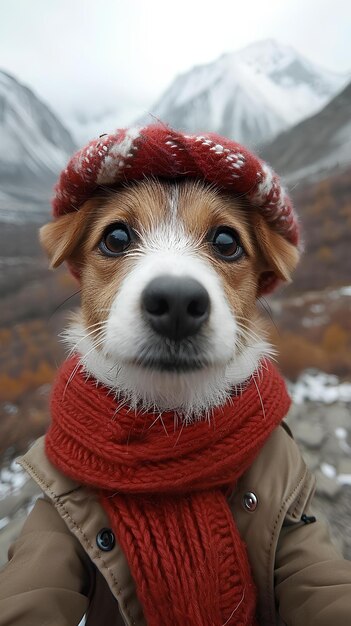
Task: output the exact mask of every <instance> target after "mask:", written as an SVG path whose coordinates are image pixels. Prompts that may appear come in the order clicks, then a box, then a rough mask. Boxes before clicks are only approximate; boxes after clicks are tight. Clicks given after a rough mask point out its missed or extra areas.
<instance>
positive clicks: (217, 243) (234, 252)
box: [210, 226, 244, 261]
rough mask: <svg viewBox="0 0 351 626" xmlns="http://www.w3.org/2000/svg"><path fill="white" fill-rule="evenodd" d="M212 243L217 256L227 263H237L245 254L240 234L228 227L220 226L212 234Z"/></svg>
mask: <svg viewBox="0 0 351 626" xmlns="http://www.w3.org/2000/svg"><path fill="white" fill-rule="evenodd" d="M210 241H211V243H212V246H213V248H214V249H215V252H216V254H217V255H219V256H221V257H223V258H225V259H226V260H227V261H236V260H238V259H239V258H241V257H242V256H243V254H244V249H243V247H242V245H241V243H240V239H239V236H238V234H237V233H236V232H235V230H233V229H232V228H229V227H228V226H220V227H219V228H217V229H216V230H215V231H214V233H213V234H212V236H211V238H210Z"/></svg>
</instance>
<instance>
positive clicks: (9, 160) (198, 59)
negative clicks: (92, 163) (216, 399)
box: [0, 0, 351, 564]
mask: <svg viewBox="0 0 351 626" xmlns="http://www.w3.org/2000/svg"><path fill="white" fill-rule="evenodd" d="M0 13H1V14H0V244H1V245H0V297H1V307H0V344H1V352H0V478H1V484H0V564H1V562H3V561H4V559H5V558H6V550H7V545H8V543H9V541H10V540H11V539H12V538H13V537H14V536H16V534H17V533H18V530H19V528H20V526H21V524H22V523H23V518H24V516H25V514H26V512H27V511H28V510H29V508H30V507H31V506H32V503H33V498H34V497H35V495H36V490H35V488H34V487H33V485H32V484H31V483H30V482H27V481H26V477H25V476H24V475H23V474H22V472H21V471H20V470H19V468H18V466H16V464H15V462H14V459H15V457H16V456H17V455H19V454H21V453H23V451H24V450H25V449H26V448H27V447H28V446H29V445H30V444H31V442H32V441H33V440H34V439H35V438H36V437H38V436H39V435H41V434H42V433H43V432H44V431H45V428H46V426H47V424H48V420H49V411H48V397H49V392H50V383H51V381H52V378H53V376H54V373H55V370H56V368H57V366H58V364H59V363H60V361H61V360H62V359H63V358H64V350H63V346H62V345H61V343H60V341H59V340H58V334H59V333H60V331H62V328H63V327H64V325H65V323H66V317H67V312H68V311H69V310H71V309H72V307H75V306H77V303H78V299H77V298H78V296H77V294H76V292H77V289H78V288H77V285H75V284H74V282H73V280H72V279H71V278H70V277H69V275H68V274H67V272H66V271H65V270H64V269H62V270H59V271H56V272H55V273H51V272H49V271H48V270H47V262H46V259H45V258H44V256H43V254H42V253H41V251H40V248H39V244H38V238H37V231H38V227H39V226H40V225H41V224H43V223H45V222H46V221H48V220H49V219H50V196H51V190H52V186H53V184H54V182H55V179H56V177H57V175H58V173H59V171H60V169H61V168H62V167H64V165H65V163H66V161H67V159H68V158H69V156H70V155H71V154H72V153H73V151H75V149H76V148H78V147H81V146H82V145H83V144H84V143H85V142H86V141H88V140H89V139H91V138H94V137H96V136H98V135H101V134H103V133H106V132H108V131H111V130H114V129H115V128H117V127H119V126H124V125H129V124H135V123H139V124H145V123H149V122H153V121H154V120H155V118H156V119H160V120H162V121H164V122H168V123H170V124H171V125H173V126H174V127H176V128H180V129H183V130H187V131H190V132H194V131H210V130H211V131H216V132H218V133H220V134H224V135H227V136H229V137H231V138H233V139H235V140H237V141H239V142H242V143H244V144H246V145H247V146H248V147H250V148H251V149H253V150H255V151H256V152H257V153H258V154H259V155H260V156H262V157H263V158H265V159H267V160H268V161H269V162H270V163H271V164H272V166H273V167H274V168H275V169H276V170H277V171H278V173H279V174H281V176H282V178H283V181H284V184H285V186H286V187H287V188H288V190H289V192H290V194H291V195H292V197H293V199H294V202H295V205H296V208H297V211H298V213H299V215H300V218H301V223H302V226H303V231H304V241H305V254H304V258H303V260H302V262H301V265H300V267H299V269H298V271H297V273H296V277H295V280H294V282H293V284H292V285H290V286H288V287H287V288H284V289H281V290H280V292H279V293H278V294H277V295H276V296H274V298H271V299H270V300H269V301H268V300H263V301H262V303H261V304H260V306H261V308H262V313H263V315H264V316H265V317H266V319H267V320H268V322H269V325H270V328H271V336H272V342H273V343H274V344H275V345H276V346H277V347H278V350H279V354H280V356H279V364H280V367H281V369H282V371H283V373H284V375H285V376H286V378H287V380H288V381H289V386H290V390H291V393H292V396H293V399H294V405H293V407H292V409H291V412H290V414H289V418H288V420H289V423H290V425H291V427H292V429H293V432H294V435H295V437H296V439H297V440H298V441H299V443H300V445H301V447H302V450H303V453H304V455H305V458H306V461H307V463H308V464H309V465H310V467H311V468H312V469H313V470H314V471H315V472H316V475H317V506H318V508H319V510H320V511H321V514H323V515H326V516H327V518H328V519H329V520H330V521H331V524H332V531H333V534H334V536H335V538H336V541H337V542H338V543H339V545H340V547H341V549H342V550H343V552H344V554H345V556H346V557H347V558H351V533H350V530H351V497H350V496H351V456H350V452H351V411H350V404H351V315H350V313H351V272H350V269H351V251H350V246H351V37H350V32H351V4H350V3H349V2H348V1H347V0H344V1H342V0H325V1H324V2H323V3H322V2H320V0H303V1H302V0H285V2H281V1H280V0H266V1H265V2H264V3H263V2H261V1H260V0H247V1H246V2H243V3H241V2H238V1H235V0H216V2H206V1H204V0H202V1H193V2H189V1H188V0H187V1H185V0H178V2H177V3H176V4H171V3H166V2H161V0H149V1H148V2H145V1H143V0H120V1H119V0H101V1H100V2H97V1H94V0H75V2H72V1H71V0H51V1H50V2H48V1H47V0H35V2H27V1H26V0H12V2H8V3H5V2H3V3H1V9H0ZM74 294H76V295H74Z"/></svg>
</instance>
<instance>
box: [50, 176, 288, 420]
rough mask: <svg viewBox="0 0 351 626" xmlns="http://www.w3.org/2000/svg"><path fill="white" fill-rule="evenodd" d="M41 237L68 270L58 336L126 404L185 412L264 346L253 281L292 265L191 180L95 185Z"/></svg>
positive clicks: (255, 228)
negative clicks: (75, 304)
mask: <svg viewBox="0 0 351 626" xmlns="http://www.w3.org/2000/svg"><path fill="white" fill-rule="evenodd" d="M41 240H42V243H43V245H44V247H45V249H46V250H47V252H48V254H49V256H50V258H51V265H52V267H56V266H57V265H59V264H60V263H62V262H63V261H64V260H66V261H68V262H69V263H70V265H71V267H72V268H74V270H75V272H76V273H78V274H79V276H80V282H81V299H82V300H81V301H82V312H81V316H80V317H79V319H77V320H76V321H75V323H73V324H72V326H71V328H70V329H69V331H68V336H69V339H70V342H71V344H73V347H74V349H75V350H76V351H78V352H79V353H80V354H81V356H82V362H83V364H84V365H85V367H86V369H87V370H88V371H89V372H91V373H92V374H93V375H94V376H95V377H96V378H97V379H98V380H100V381H101V382H103V383H105V384H106V385H108V386H109V387H111V388H113V389H115V390H116V392H118V393H119V394H120V395H121V397H122V398H125V399H126V401H128V402H129V403H131V404H132V405H137V404H138V403H141V404H142V405H143V406H144V407H145V408H150V407H151V408H157V409H159V410H165V409H177V410H179V411H180V412H182V413H183V414H185V415H186V416H190V415H197V414H200V413H203V412H204V411H205V412H206V410H208V409H210V408H211V407H213V406H215V405H218V404H221V403H222V402H224V401H225V400H226V399H227V397H228V394H229V393H230V390H231V388H232V387H233V386H235V385H239V384H240V383H243V382H244V381H246V380H247V379H248V378H249V377H250V376H251V375H252V373H253V372H254V371H255V370H256V369H257V366H258V363H259V361H260V359H261V358H262V356H264V355H267V353H269V350H270V348H269V345H268V344H267V343H266V342H265V341H264V333H263V331H262V325H261V323H260V321H259V317H258V314H257V311H256V301H257V297H258V295H259V291H260V284H261V281H262V280H263V278H264V276H265V274H266V272H269V271H274V272H275V273H276V274H277V275H278V276H279V277H280V278H281V279H282V280H288V279H289V277H290V273H291V271H292V270H293V269H294V267H295V265H296V262H297V252H296V250H295V248H294V247H293V246H292V245H290V244H289V243H287V242H286V241H285V240H284V239H283V238H282V237H281V236H280V235H278V234H277V233H275V232H274V231H273V230H271V229H270V228H269V227H268V226H267V224H266V223H265V221H264V220H263V219H262V218H261V217H260V215H259V214H258V212H257V211H255V209H254V208H253V207H248V205H247V204H246V203H245V201H244V200H240V199H238V200H235V199H233V198H231V197H229V195H225V194H222V193H220V192H219V191H217V190H216V189H214V188H211V187H208V186H206V185H204V184H203V183H201V182H191V181H186V182H180V183H177V184H176V183H161V182H158V181H155V180H147V181H143V182H139V183H135V184H133V185H131V186H129V187H125V188H119V189H116V190H112V189H111V190H107V191H106V192H104V194H102V193H101V195H97V196H96V197H94V198H92V199H90V200H89V201H87V202H86V203H85V205H84V206H83V207H81V209H80V210H79V211H78V212H76V213H72V214H69V215H67V216H64V217H61V218H60V219H58V220H57V221H56V222H54V223H51V224H48V225H46V226H44V227H43V228H42V230H41Z"/></svg>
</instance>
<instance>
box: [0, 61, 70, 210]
mask: <svg viewBox="0 0 351 626" xmlns="http://www.w3.org/2000/svg"><path fill="white" fill-rule="evenodd" d="M0 136H1V142H0V219H1V220H2V219H4V220H6V221H8V220H13V219H14V220H15V219H16V218H17V216H19V215H22V217H23V218H24V219H25V218H26V215H27V217H30V216H31V215H32V214H35V213H38V212H40V211H42V210H44V206H45V205H46V206H47V204H48V199H49V197H50V193H51V187H52V184H53V182H54V180H55V178H56V176H57V174H58V172H59V171H60V169H61V168H62V167H64V165H65V163H66V161H67V159H68V157H69V156H70V154H72V152H73V151H74V149H75V144H74V142H73V139H72V137H71V135H70V133H69V131H68V130H67V129H66V128H65V127H64V126H63V125H62V123H61V122H60V120H59V119H58V118H57V117H56V115H55V114H54V113H53V112H52V111H51V110H50V109H49V107H48V106H47V105H46V104H44V103H43V102H42V101H41V100H40V99H39V98H38V97H37V96H36V95H35V94H34V93H33V91H31V89H29V88H28V87H26V86H25V85H23V84H21V83H20V82H19V81H17V80H16V79H15V78H14V77H13V76H10V75H9V74H7V73H6V72H2V71H0Z"/></svg>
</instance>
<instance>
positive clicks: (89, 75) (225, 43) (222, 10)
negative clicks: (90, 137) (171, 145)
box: [0, 0, 351, 121]
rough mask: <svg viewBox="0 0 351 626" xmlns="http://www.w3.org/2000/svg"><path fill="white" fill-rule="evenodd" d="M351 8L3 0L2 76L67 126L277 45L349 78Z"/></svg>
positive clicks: (321, 0)
mask: <svg viewBox="0 0 351 626" xmlns="http://www.w3.org/2000/svg"><path fill="white" fill-rule="evenodd" d="M350 33H351V2H350V1H349V0H264V1H263V0H240V1H238V0H211V1H209V2H207V1H206V0H193V1H192V0H176V1H174V2H169V1H167V0H7V1H6V2H5V1H2V2H1V9H0V68H1V69H4V70H7V71H8V72H10V73H13V74H14V75H15V76H16V77H17V78H18V79H19V80H21V81H22V82H24V83H26V84H28V85H29V86H30V87H32V88H33V89H34V90H35V91H36V93H37V94H38V95H39V96H40V97H41V98H43V99H44V100H45V101H46V102H48V103H49V104H50V105H51V106H52V107H53V108H54V109H55V110H56V111H57V112H58V113H59V114H60V115H61V117H62V118H63V121H64V120H65V117H69V116H71V115H72V112H74V111H78V112H82V113H85V112H86V113H88V112H89V113H91V112H92V113H96V114H100V113H102V112H103V111H106V110H114V109H115V110H118V109H120V111H121V115H122V117H123V116H126V115H127V116H128V115H129V117H130V116H131V117H132V118H133V115H134V111H135V112H138V113H139V112H140V111H141V110H147V109H148V107H151V105H152V103H153V102H154V101H155V100H156V99H157V98H158V97H159V96H160V95H161V93H162V92H163V91H164V89H166V87H167V86H168V85H169V84H170V82H171V81H172V79H173V78H174V77H175V76H176V75H177V74H179V73H181V72H184V71H186V70H187V69H189V68H191V67H192V66H193V65H195V64H201V63H207V62H209V61H212V60H214V59H216V58H217V57H218V56H220V55H221V54H223V53H224V52H230V51H233V50H236V49H239V48H242V47H243V46H245V45H247V44H249V43H252V42H254V41H258V40H260V39H265V38H268V37H273V38H275V39H277V40H278V41H280V42H281V43H285V44H289V45H292V46H293V47H295V48H296V49H297V50H298V51H300V52H301V53H303V54H304V55H306V56H307V57H308V58H309V59H311V60H312V61H314V62H317V63H319V64H320V65H322V66H324V67H326V68H329V69H331V70H335V71H337V72H346V71H348V70H351V35H350Z"/></svg>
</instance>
